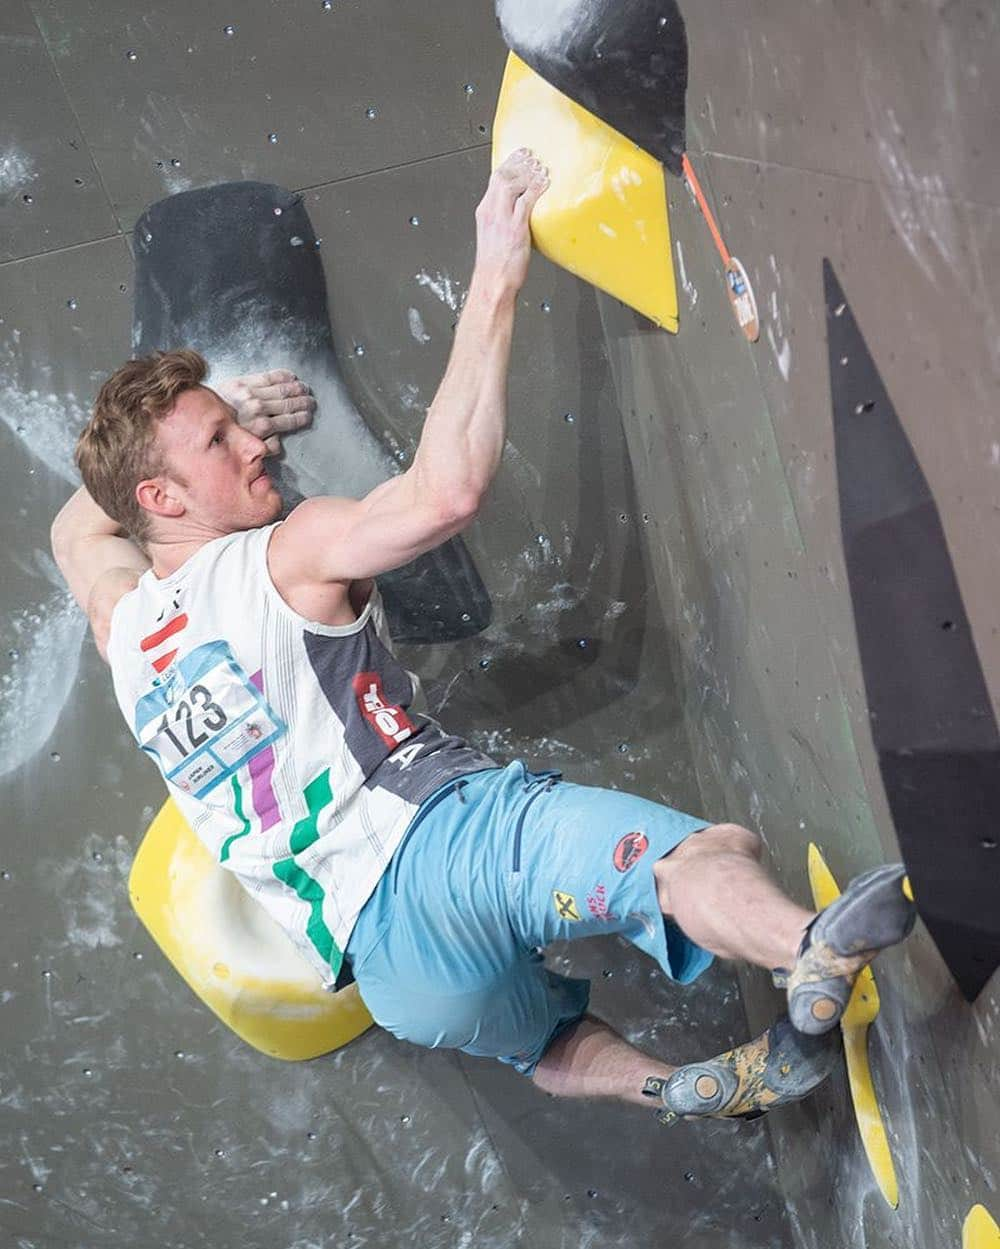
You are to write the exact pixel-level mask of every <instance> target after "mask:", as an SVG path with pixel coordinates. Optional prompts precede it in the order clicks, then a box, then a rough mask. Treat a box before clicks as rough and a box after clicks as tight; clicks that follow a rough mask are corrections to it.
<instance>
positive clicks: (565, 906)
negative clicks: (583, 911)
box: [552, 889, 580, 922]
mask: <svg viewBox="0 0 1000 1249" xmlns="http://www.w3.org/2000/svg"><path fill="white" fill-rule="evenodd" d="M552 897H553V898H554V899H555V905H556V914H557V915H558V916H559V918H560V919H569V920H573V921H574V922H575V921H576V920H578V919H579V918H580V912H579V911H578V910H577V907H576V898H574V897H573V895H572V894H571V893H563V892H562V891H561V890H560V889H553V891H552Z"/></svg>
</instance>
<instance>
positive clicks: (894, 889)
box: [771, 863, 917, 1036]
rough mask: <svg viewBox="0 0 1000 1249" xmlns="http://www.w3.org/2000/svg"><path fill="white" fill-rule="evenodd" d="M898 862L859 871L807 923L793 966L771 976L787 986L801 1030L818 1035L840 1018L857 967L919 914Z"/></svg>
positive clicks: (907, 928) (905, 933) (902, 933)
mask: <svg viewBox="0 0 1000 1249" xmlns="http://www.w3.org/2000/svg"><path fill="white" fill-rule="evenodd" d="M905 881H906V870H905V868H904V867H903V866H902V864H900V863H890V864H887V865H885V866H883V867H876V868H873V869H872V871H870V872H865V873H864V874H863V875H862V876H856V877H855V878H854V880H852V881H851V883H850V884H849V885H848V886H847V888H846V889H845V890H844V892H843V893H842V894H841V895H840V897H839V898H837V899H836V901H835V902H832V903H831V904H830V905H829V906H828V907H827V908H826V910H824V911H821V912H820V913H819V915H817V916H816V918H815V919H814V920H813V922H812V923H811V924H810V925H809V927H808V928H807V929H806V934H805V936H804V937H803V938H802V944H801V946H800V947H799V954H798V958H797V959H796V961H795V966H794V967H792V968H791V969H790V970H789V969H786V968H783V967H777V968H775V969H774V971H773V972H772V973H771V978H772V980H773V981H774V983H775V985H776V987H777V988H779V989H787V990H788V1015H789V1018H790V1019H791V1021H792V1023H793V1024H794V1026H795V1027H796V1028H797V1029H798V1030H799V1032H804V1033H805V1034H806V1035H808V1036H820V1035H821V1034H822V1033H824V1032H829V1031H830V1029H831V1028H835V1027H836V1026H837V1024H838V1023H839V1022H840V1017H841V1015H843V1013H844V1011H845V1010H846V1009H847V1003H848V1002H849V1001H850V998H851V990H852V989H853V987H854V981H855V980H856V979H857V975H858V972H859V971H860V970H861V968H862V967H865V966H867V964H868V963H870V962H871V961H872V959H873V958H874V957H875V955H876V954H878V952H879V951H880V950H884V949H885V948H886V947H887V946H890V945H895V944H896V943H897V942H899V941H902V940H903V939H904V938H905V937H907V936H909V934H910V932H911V931H912V929H913V925H914V923H915V921H916V918H917V912H916V907H915V906H914V905H913V900H912V898H911V897H910V896H909V893H908V892H907V891H906V890H905V887H904V885H905Z"/></svg>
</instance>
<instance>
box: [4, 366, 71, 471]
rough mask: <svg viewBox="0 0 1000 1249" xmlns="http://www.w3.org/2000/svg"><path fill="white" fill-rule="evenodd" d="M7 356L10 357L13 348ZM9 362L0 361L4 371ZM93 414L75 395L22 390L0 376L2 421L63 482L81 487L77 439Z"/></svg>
mask: <svg viewBox="0 0 1000 1249" xmlns="http://www.w3.org/2000/svg"><path fill="white" fill-rule="evenodd" d="M3 354H4V356H6V357H8V359H9V357H10V350H9V348H8V349H7V351H5V352H4V353H3ZM7 362H8V360H0V368H2V367H3V365H4V364H6V363H7ZM88 416H89V413H88V411H87V409H86V408H84V406H83V405H82V404H80V403H78V402H77V399H76V396H75V395H73V394H68V395H56V394H47V395H43V394H41V393H40V392H39V391H37V390H22V389H21V388H20V387H19V386H17V385H16V384H14V383H13V382H10V381H8V380H7V379H6V378H4V377H3V376H2V375H0V421H3V423H4V425H6V426H7V428H8V429H9V430H10V432H11V433H12V434H13V435H14V436H15V437H16V438H17V439H19V440H20V441H21V442H23V443H24V445H25V446H26V447H27V449H28V451H29V452H30V453H31V455H32V456H33V457H34V458H35V459H36V460H38V461H40V463H42V464H44V465H45V467H46V468H48V469H51V471H52V472H53V473H55V474H56V476H58V477H61V478H62V479H63V481H67V482H70V483H72V484H74V485H77V484H79V475H78V473H77V471H76V466H75V465H74V463H73V449H74V447H75V446H76V440H77V437H78V435H79V433H80V430H81V429H83V427H84V425H85V424H86V422H87V419H88Z"/></svg>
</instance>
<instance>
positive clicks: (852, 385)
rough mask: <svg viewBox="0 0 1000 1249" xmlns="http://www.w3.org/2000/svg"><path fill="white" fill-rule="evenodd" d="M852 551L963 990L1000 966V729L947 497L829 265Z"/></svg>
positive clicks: (943, 939) (871, 652)
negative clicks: (930, 475)
mask: <svg viewBox="0 0 1000 1249" xmlns="http://www.w3.org/2000/svg"><path fill="white" fill-rule="evenodd" d="M823 284H824V291H825V296H826V311H827V342H828V346H829V356H830V390H831V395H832V400H833V419H834V436H835V444H836V453H837V480H838V487H839V495H840V520H841V532H842V535H843V540H844V557H845V562H846V565H847V574H848V579H849V582H850V587H851V601H852V603H853V606H854V622H855V627H856V629H857V635H858V649H859V651H860V654H861V667H862V670H863V673H864V681H865V690H866V692H867V695H868V714H869V717H870V721H871V730H872V738H873V741H874V744H875V750H876V752H877V754H878V761H879V767H880V769H881V773H882V780H883V783H884V785H885V790H886V795H887V797H888V800H889V807H890V810H891V811H892V818H893V822H894V823H895V826H896V832H897V834H898V836H899V843H900V846H901V848H902V852H903V857H904V859H905V860H906V866H907V869H908V871H909V874H910V878H911V880H912V882H913V889H914V893H915V895H916V900H917V906H918V909H919V911H920V914H921V916H922V918H923V920H924V922H925V923H926V924H927V928H928V930H929V931H930V934H931V936H932V937H933V938H934V941H935V943H936V945H937V947H938V949H939V950H940V952H941V955H942V957H943V958H944V960H945V962H946V963H947V964H948V967H949V969H950V971H951V973H952V975H953V976H954V978H955V981H956V983H957V984H958V986H959V988H960V989H961V991H962V993H963V994H964V996H965V997H966V998H967V999H968V1000H969V1001H973V1000H974V999H975V998H976V996H977V995H978V994H979V992H980V990H981V989H982V988H983V986H984V985H985V984H986V982H987V981H988V980H989V978H990V976H991V975H992V974H993V972H994V970H995V969H996V967H997V966H998V964H1000V847H998V845H997V838H998V827H1000V732H998V730H997V723H996V718H995V716H994V714H993V708H992V704H991V702H990V697H989V691H988V689H987V686H986V681H985V679H984V677H983V670H982V667H981V665H980V663H979V657H978V655H977V654H976V647H975V642H974V640H973V637H972V632H971V629H970V627H969V621H968V618H967V616H966V612H965V607H964V604H963V602H962V596H961V593H960V591H959V587H958V581H957V580H956V577H955V571H954V568H953V567H952V562H951V557H950V555H949V553H948V545H947V542H946V541H945V536H944V530H943V528H942V525H941V519H940V517H939V515H938V510H937V505H936V503H935V501H934V497H933V495H932V494H931V490H930V487H929V485H928V484H927V479H926V478H925V476H924V474H923V471H922V470H921V467H920V464H919V463H918V461H917V458H916V456H915V455H914V453H913V448H912V447H911V446H910V442H909V439H908V438H907V436H906V433H905V431H904V430H903V427H902V425H901V424H900V422H899V419H898V417H897V415H896V412H895V410H894V408H893V406H892V403H891V402H890V400H889V396H888V394H887V393H886V389H885V386H884V385H883V383H882V379H881V377H880V376H879V373H878V370H877V368H876V367H875V362H874V361H873V360H872V357H871V355H870V353H869V351H868V348H867V346H866V345H865V341H864V338H863V337H862V334H861V330H860V329H859V327H858V325H857V322H856V321H855V319H854V316H853V315H852V313H851V309H850V307H849V305H848V303H847V300H846V298H845V297H844V292H843V291H842V289H841V287H840V283H839V282H838V281H837V277H836V274H835V273H834V271H833V267H832V265H831V264H830V262H829V261H828V260H824V262H823Z"/></svg>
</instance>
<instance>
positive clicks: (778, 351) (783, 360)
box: [767, 325, 792, 382]
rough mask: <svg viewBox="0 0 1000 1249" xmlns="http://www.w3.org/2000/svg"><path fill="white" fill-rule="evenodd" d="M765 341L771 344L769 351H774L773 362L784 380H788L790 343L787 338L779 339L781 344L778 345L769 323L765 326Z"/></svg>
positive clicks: (790, 368) (790, 369)
mask: <svg viewBox="0 0 1000 1249" xmlns="http://www.w3.org/2000/svg"><path fill="white" fill-rule="evenodd" d="M767 341H768V342H769V343H770V344H771V351H772V352H773V353H774V359H775V363H776V364H777V366H778V369H779V371H780V373H781V376H782V377H783V378H784V380H785V381H786V382H787V381H788V375H789V373H790V372H791V371H792V344H791V343H790V342H789V341H788V339H787V338H783V339H782V340H781V346H780V347H779V346H778V342H777V339H776V338H775V337H774V330H772V329H771V327H770V325H769V326H768V327H767Z"/></svg>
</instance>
